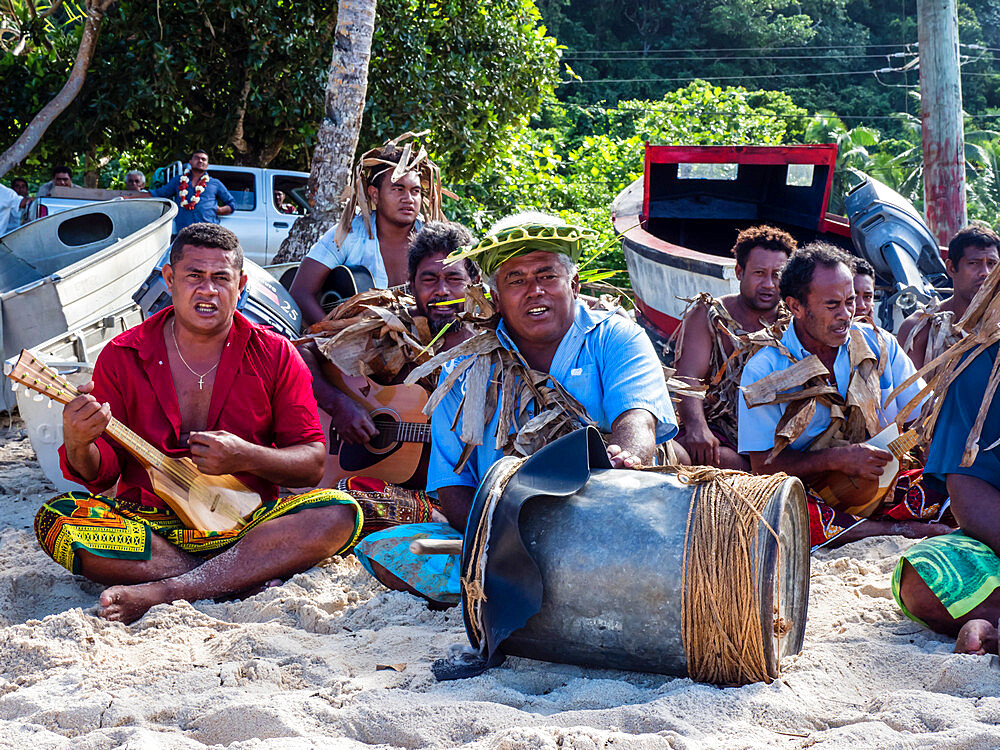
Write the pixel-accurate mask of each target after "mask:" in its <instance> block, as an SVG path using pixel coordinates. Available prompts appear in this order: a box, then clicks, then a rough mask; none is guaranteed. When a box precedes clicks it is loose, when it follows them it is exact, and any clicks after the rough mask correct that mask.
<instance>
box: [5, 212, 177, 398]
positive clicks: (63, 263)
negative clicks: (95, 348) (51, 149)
mask: <svg viewBox="0 0 1000 750" xmlns="http://www.w3.org/2000/svg"><path fill="white" fill-rule="evenodd" d="M176 213H177V206H176V205H175V204H174V203H173V202H172V201H168V200H163V199H160V198H148V199H147V198H139V199H135V200H127V201H126V200H114V201H105V202H103V203H91V204H87V205H85V206H80V207H79V208H72V209H69V210H67V211H63V212H60V213H58V214H54V215H52V216H48V217H46V218H44V219H40V220H38V221H34V222H31V223H30V224H27V225H25V226H23V227H20V228H19V229H15V230H14V231H13V232H10V233H9V234H6V235H4V236H3V237H2V238H0V351H2V352H3V358H4V359H7V358H9V357H12V356H16V355H17V354H18V353H19V352H20V351H21V349H25V348H31V347H35V346H37V345H39V344H41V343H42V342H45V341H48V340H50V339H52V338H55V337H59V336H61V335H62V334H64V333H66V332H67V331H70V330H73V329H76V328H79V327H81V326H84V325H85V324H87V323H88V322H89V321H93V320H94V319H99V318H102V317H103V316H107V315H111V314H113V313H114V312H115V311H117V310H120V309H122V308H123V307H126V306H128V305H129V304H130V302H131V296H132V293H133V292H134V291H135V289H136V287H138V286H139V284H141V283H142V281H143V279H145V278H146V275H147V274H148V273H149V271H150V269H151V268H152V267H153V265H154V263H155V262H156V259H157V258H158V257H159V256H160V255H161V254H162V253H163V251H164V250H165V249H166V248H167V246H168V245H169V243H170V231H171V227H172V225H173V219H174V215H175V214H176ZM0 401H2V403H0V410H2V409H10V408H12V407H13V406H14V398H13V395H12V392H11V390H10V387H9V385H8V384H5V385H4V386H3V388H0Z"/></svg>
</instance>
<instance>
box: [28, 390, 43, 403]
mask: <svg viewBox="0 0 1000 750" xmlns="http://www.w3.org/2000/svg"><path fill="white" fill-rule="evenodd" d="M43 398H45V396H43V395H42V394H41V393H37V392H36V393H33V394H32V395H31V400H32V401H41V400H42V399H43Z"/></svg>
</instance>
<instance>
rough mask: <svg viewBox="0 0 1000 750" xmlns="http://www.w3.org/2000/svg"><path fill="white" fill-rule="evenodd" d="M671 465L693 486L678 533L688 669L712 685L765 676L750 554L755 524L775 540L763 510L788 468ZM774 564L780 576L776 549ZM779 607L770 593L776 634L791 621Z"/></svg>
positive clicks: (777, 596)
mask: <svg viewBox="0 0 1000 750" xmlns="http://www.w3.org/2000/svg"><path fill="white" fill-rule="evenodd" d="M673 471H675V472H676V475H677V478H678V479H679V480H680V481H681V482H682V483H684V484H696V485H698V494H697V496H696V497H695V498H694V501H693V502H692V503H691V507H690V510H689V511H688V522H687V528H686V529H685V533H684V541H685V545H684V548H685V554H684V568H683V577H684V593H683V596H682V598H681V639H682V640H683V642H684V654H685V656H686V657H687V662H688V672H689V674H690V675H691V678H692V679H694V680H697V681H698V682H711V683H714V684H716V685H745V684H746V683H748V682H761V681H763V682H771V679H772V678H771V675H770V674H769V672H768V665H767V658H766V655H765V653H764V645H763V640H762V639H761V637H760V633H761V632H762V627H761V626H762V623H761V614H760V613H761V607H760V596H759V594H760V592H759V589H758V587H757V585H756V575H755V570H754V568H755V564H754V559H755V557H756V552H757V543H758V528H759V527H760V525H763V526H764V527H765V528H766V529H767V531H768V533H769V534H771V536H772V537H773V538H774V540H775V541H776V542H777V541H778V535H777V532H776V531H775V530H774V529H773V528H771V526H770V525H769V524H768V523H767V522H766V521H765V520H764V517H763V515H762V514H761V512H762V511H763V509H764V506H765V505H766V503H767V502H768V500H770V499H771V498H772V497H773V496H774V493H775V491H776V490H777V489H778V487H779V485H781V483H782V482H784V481H785V479H787V475H785V474H770V475H764V476H758V475H755V474H745V473H743V472H741V471H723V470H720V469H713V468H710V467H702V466H695V467H690V468H689V467H679V468H676V469H673ZM723 519H729V520H730V521H731V523H728V524H727V523H724V522H723ZM779 550H780V545H779ZM776 567H777V571H776V577H778V578H779V579H780V570H781V556H780V551H779V554H778V559H777V562H776ZM780 611H781V606H780V594H779V593H778V592H775V602H774V612H775V619H774V629H775V634H776V635H778V636H781V635H784V632H785V631H786V630H787V628H788V627H789V626H788V623H786V622H784V621H783V620H782V618H781V617H780V616H779V615H778V613H779V612H780ZM780 669H781V665H780V661H779V664H778V670H779V671H780Z"/></svg>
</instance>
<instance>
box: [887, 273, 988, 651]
mask: <svg viewBox="0 0 1000 750" xmlns="http://www.w3.org/2000/svg"><path fill="white" fill-rule="evenodd" d="M995 273H996V272H994V274H995ZM994 299H996V298H994ZM994 304H995V303H994ZM977 352H978V354H977ZM996 359H997V344H995V343H994V344H992V345H990V346H988V347H986V348H985V349H983V350H982V351H979V350H978V349H977V350H974V351H972V352H970V353H968V354H967V355H966V356H965V358H964V359H963V361H962V369H961V371H960V372H958V374H957V376H956V377H955V380H954V381H953V382H952V383H951V385H950V386H948V390H947V392H946V393H945V394H944V395H943V396H940V398H943V399H944V403H943V404H942V405H941V412H940V413H939V414H938V417H937V421H936V423H935V427H934V438H933V440H932V441H931V446H930V449H929V451H928V454H927V466H926V467H925V469H924V473H925V475H926V477H927V478H928V480H929V481H939V482H943V483H946V484H947V489H948V495H949V496H950V498H951V507H952V510H953V512H954V514H955V518H956V520H957V521H958V523H959V526H960V527H961V530H960V531H957V532H955V533H954V534H948V535H946V536H938V537H935V538H934V539H925V540H923V541H921V542H917V543H916V544H914V545H913V546H912V547H910V548H909V549H908V550H906V552H905V553H903V556H902V559H900V561H899V563H898V565H897V566H896V570H895V572H894V573H893V577H892V592H893V594H894V595H895V597H896V602H897V603H898V604H899V606H900V609H902V610H903V613H904V614H906V616H907V617H910V618H911V619H913V620H916V621H917V622H919V623H921V624H922V625H926V626H928V627H930V628H932V629H933V630H935V631H937V632H939V633H945V634H947V635H951V636H956V635H957V640H956V643H955V651H956V652H958V653H966V654H985V653H996V651H997V618H1000V591H998V589H1000V522H998V518H1000V516H998V514H997V509H998V508H1000V447H998V445H1000V398H996V396H995V395H993V396H992V398H991V400H990V401H989V403H988V405H987V406H986V409H987V411H986V419H985V420H984V421H983V423H982V426H981V431H980V433H979V442H978V452H977V453H974V454H972V453H970V454H967V453H966V446H967V441H968V438H969V436H970V433H972V431H973V427H974V425H975V424H976V420H977V418H978V417H979V414H980V410H981V409H982V408H983V399H984V394H987V395H991V391H990V390H989V384H990V380H991V377H992V376H993V374H994V367H995V365H996ZM970 360H971V361H970ZM955 365H956V366H957V365H958V362H957V361H956V362H955Z"/></svg>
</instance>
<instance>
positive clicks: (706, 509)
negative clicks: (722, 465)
mask: <svg viewBox="0 0 1000 750" xmlns="http://www.w3.org/2000/svg"><path fill="white" fill-rule="evenodd" d="M808 540H809V531H808V513H807V511H806V507H805V493H804V490H803V488H802V484H801V482H800V481H799V480H797V479H795V478H791V477H788V476H786V475H784V474H775V475H768V476H757V475H750V474H744V473H742V472H737V471H723V470H718V469H712V468H705V467H693V468H689V467H656V468H649V469H645V470H639V471H635V470H626V469H611V468H610V464H609V463H608V460H607V455H606V453H605V451H604V445H603V443H602V442H601V441H600V438H599V436H598V434H597V431H596V430H593V429H589V430H580V431H578V432H577V433H572V434H570V435H567V436H565V437H563V438H561V439H560V440H558V441H556V442H555V443H553V444H551V445H550V446H547V447H546V448H543V449H542V451H540V452H539V453H536V454H535V455H534V456H532V457H530V458H527V459H515V458H512V457H506V458H503V459H500V460H499V461H497V462H496V463H495V464H494V465H493V466H492V467H491V468H490V470H489V472H487V475H486V476H485V477H484V479H483V482H482V483H481V484H480V487H479V490H478V492H477V494H476V498H475V500H474V503H473V511H472V513H471V515H470V523H469V526H468V528H467V529H466V533H465V539H464V543H463V550H462V596H463V605H464V615H465V622H466V630H467V632H468V635H469V640H470V642H471V644H472V646H473V648H474V649H476V650H477V651H478V652H479V653H480V655H481V657H482V659H483V660H484V665H485V666H486V667H488V666H495V665H496V664H498V663H499V662H500V661H502V659H503V655H505V654H507V655H512V656H524V657H528V658H533V659H544V660H547V661H558V662H565V663H572V664H581V665H584V666H588V667H600V668H617V669H632V670H637V671H647V672H660V673H663V674H675V675H683V676H690V677H691V678H693V679H695V680H698V681H702V682H709V683H714V684H717V685H743V684H747V683H750V682H759V681H763V682H771V681H772V680H774V679H775V678H777V677H778V675H779V673H780V659H781V657H782V656H788V655H791V654H794V653H798V651H799V650H800V649H801V646H802V636H803V634H804V630H805V617H806V607H807V602H808V586H809V543H808Z"/></svg>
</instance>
